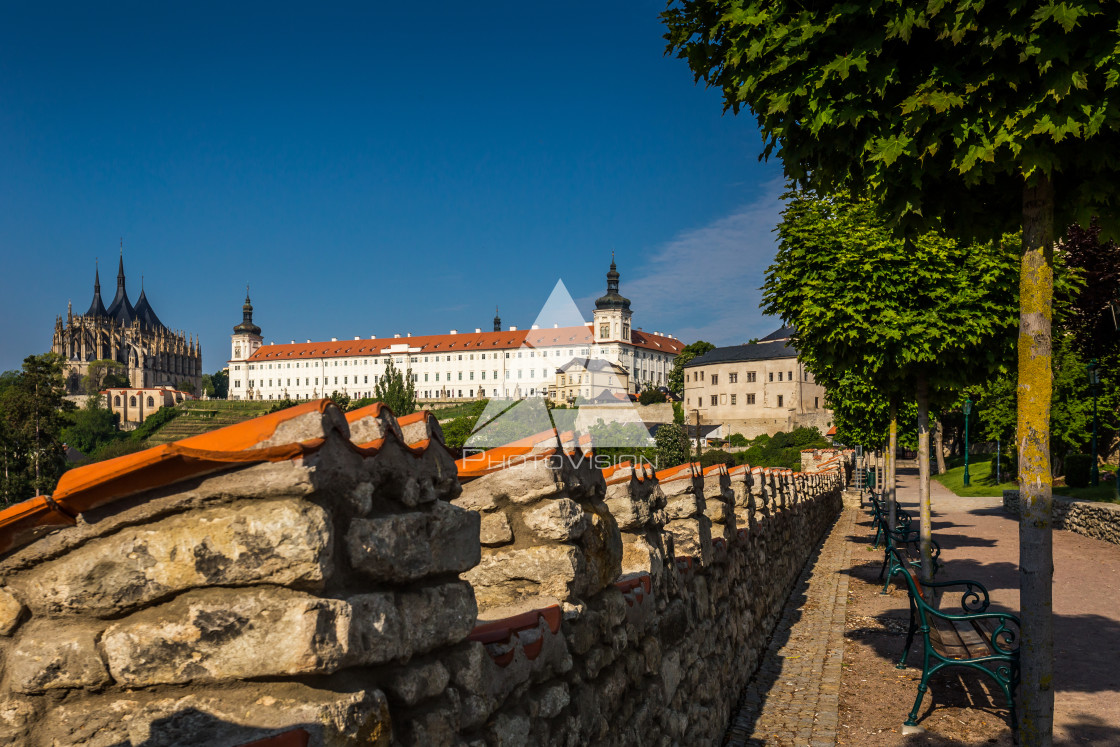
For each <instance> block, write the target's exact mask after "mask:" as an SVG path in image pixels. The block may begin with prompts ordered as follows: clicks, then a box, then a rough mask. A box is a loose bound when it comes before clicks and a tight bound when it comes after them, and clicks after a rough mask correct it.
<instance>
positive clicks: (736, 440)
mask: <svg viewBox="0 0 1120 747" xmlns="http://www.w3.org/2000/svg"><path fill="white" fill-rule="evenodd" d="M728 442H729V443H730V444H731V445H732V446H746V445H747V444H748V443H750V442H749V441H747V437H746V436H744V435H743V434H742V433H732V434H731V438H729V439H728Z"/></svg>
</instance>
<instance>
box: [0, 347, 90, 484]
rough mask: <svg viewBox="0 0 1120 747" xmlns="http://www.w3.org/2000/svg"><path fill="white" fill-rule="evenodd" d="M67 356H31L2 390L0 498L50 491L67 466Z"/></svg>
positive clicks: (0, 396)
mask: <svg viewBox="0 0 1120 747" xmlns="http://www.w3.org/2000/svg"><path fill="white" fill-rule="evenodd" d="M65 393H66V390H65V386H64V383H63V377H62V359H61V358H60V357H59V356H57V355H55V354H54V353H47V354H45V355H30V356H28V357H27V358H25V359H24V360H23V367H22V369H21V371H20V372H19V374H18V375H17V376H15V377H10V378H9V379H8V380H7V381H6V382H5V385H4V387H3V390H2V391H0V470H2V472H0V499H2V500H3V502H4V503H5V504H9V503H14V502H18V501H22V500H24V499H27V498H31V497H33V496H35V495H42V494H44V493H49V492H50V491H51V490H53V489H54V486H55V483H57V482H58V478H59V476H60V475H61V474H62V472H63V471H64V470H65V467H66V455H65V452H64V450H63V447H62V429H63V427H64V426H65V425H66V416H65V413H66V412H68V411H70V410H72V409H73V407H74V406H73V404H71V403H70V402H67V401H66V400H65V399H63V397H64V395H65Z"/></svg>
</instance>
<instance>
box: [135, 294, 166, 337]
mask: <svg viewBox="0 0 1120 747" xmlns="http://www.w3.org/2000/svg"><path fill="white" fill-rule="evenodd" d="M133 311H134V312H135V314H136V318H137V319H139V320H140V324H142V325H143V326H145V327H151V328H152V329H160V328H162V327H163V322H161V321H160V320H159V317H158V316H156V312H155V311H153V310H152V305H151V304H150V303H148V295H147V294H146V293H145V292H144V289H143V288H141V289H140V298H139V299H137V301H136V308H135V309H133Z"/></svg>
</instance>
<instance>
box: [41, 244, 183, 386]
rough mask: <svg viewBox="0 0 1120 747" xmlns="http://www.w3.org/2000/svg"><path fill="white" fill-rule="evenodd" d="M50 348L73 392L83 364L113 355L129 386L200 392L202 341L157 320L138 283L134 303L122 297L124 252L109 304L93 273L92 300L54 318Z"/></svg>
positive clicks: (126, 297)
mask: <svg viewBox="0 0 1120 747" xmlns="http://www.w3.org/2000/svg"><path fill="white" fill-rule="evenodd" d="M51 350H52V351H53V352H55V353H57V354H59V355H61V356H62V358H63V359H64V360H65V362H66V368H65V375H66V386H67V389H69V390H70V392H71V393H79V391H80V389H81V384H80V382H81V378H82V377H83V376H85V375H86V373H87V370H88V368H89V364H90V363H92V362H93V361H97V360H105V359H109V360H114V361H117V362H118V363H120V364H122V365H123V366H124V367H125V370H124V372H123V373H124V375H126V376H127V377H128V381H129V385H130V386H132V387H157V386H171V387H174V388H178V389H183V388H187V389H189V390H190V391H193V392H195V393H201V388H202V346H201V345H200V344H199V343H198V341H197V340H195V338H194V336H193V335H192V336H191V337H190V339H188V338H187V336H186V335H185V334H184V333H182V332H172V331H171V330H170V329H168V328H167V327H165V326H163V322H161V321H160V320H159V317H157V316H156V312H155V311H154V310H153V309H152V306H151V304H150V303H149V302H148V296H147V295H146V294H145V293H144V289H143V288H141V289H140V298H138V299H137V300H136V306H133V305H132V303H131V302H130V301H129V300H128V293H127V291H126V290H125V283H124V256H123V255H122V256H121V260H120V265H119V269H118V270H117V293H116V295H115V296H114V297H113V301H112V303H110V304H109V308H105V304H104V303H103V302H102V300H101V278H100V275H99V273H98V272H97V271H96V270H95V271H94V275H93V302H92V303H91V304H90V306H89V311H87V312H86V313H85V314H79V315H76V316H75V314H74V309H73V306H72V305H71V306H70V307H69V308H67V310H66V319H65V321H64V320H63V319H62V317H58V318H57V319H56V320H55V323H54V340H53V342H52V344H51Z"/></svg>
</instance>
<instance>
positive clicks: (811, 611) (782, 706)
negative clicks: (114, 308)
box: [725, 509, 856, 747]
mask: <svg viewBox="0 0 1120 747" xmlns="http://www.w3.org/2000/svg"><path fill="white" fill-rule="evenodd" d="M855 518H856V511H855V510H854V509H845V510H844V512H843V513H842V514H841V515H840V518H839V519H837V521H836V524H834V525H833V527H832V530H831V531H830V532H829V535H828V537H827V538H826V539H825V541H824V544H823V545H822V546H821V548H820V549H819V550H818V551H817V553H816V555H814V556H813V558H811V559H810V561H809V562H808V563H806V565H805V568H804V570H803V571H802V572H801V577H800V578H799V579H798V582H797V584H796V586H795V587H794V590H793V592H792V593H791V594H790V597H789V599H788V600H787V602H786V606H785V608H784V609H783V610H782V618H781V620H780V621H779V623H778V625H777V626H776V627H775V629H774V635H773V637H772V638H771V642H770V646H769V648H768V649H767V651H766V654H765V656H764V658H763V661H762V663H761V664H760V666H759V669H758V671H757V672H756V673H755V675H754V677H753V678H752V679H751V681H750V682H748V683H747V687H746V688H745V689H744V692H743V696H742V698H741V699H740V701H739V706H738V711H737V713H735V715H734V716H733V717H732V719H731V724H730V727H729V729H728V733H727V739H726V741H725V744H727V745H729V746H731V747H746V746H747V745H752V746H753V745H778V746H779V747H781V746H782V745H798V746H799V747H805V745H809V744H812V745H819V744H836V725H837V723H838V721H839V697H838V693H839V687H840V673H841V666H842V664H843V661H844V617H845V608H846V607H847V604H848V578H849V576H848V574H847V573H845V571H846V570H847V569H848V568H849V567H850V565H851V563H850V554H851V552H850V543H848V542H847V537H848V536H849V535H850V534H851V532H852V531H853V528H854V523H855Z"/></svg>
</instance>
